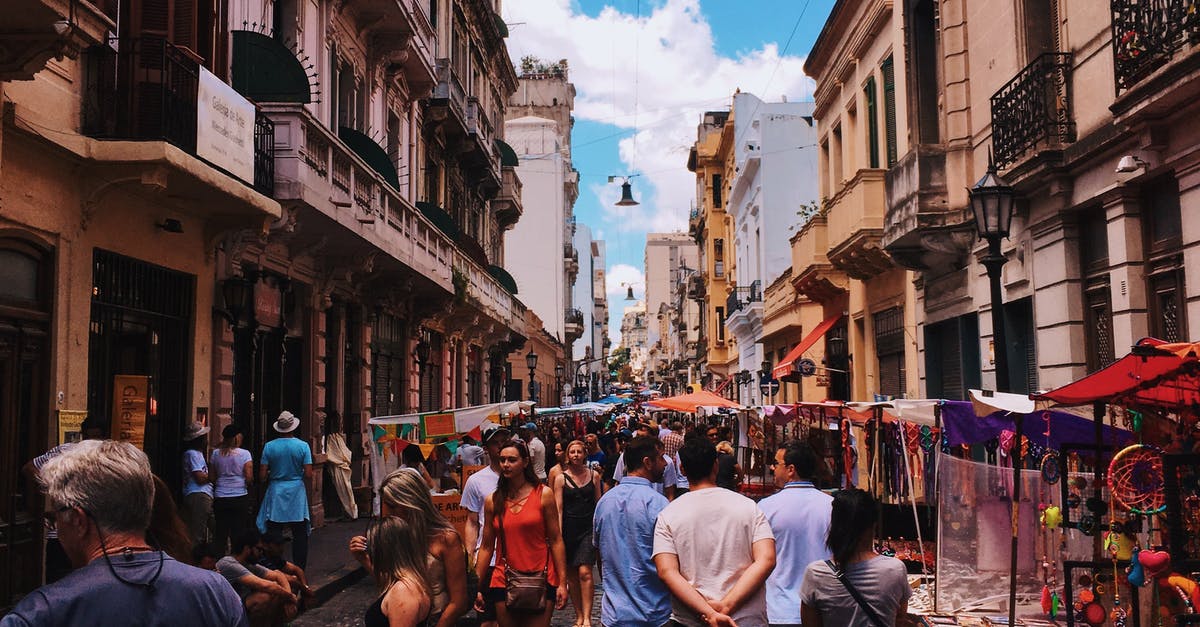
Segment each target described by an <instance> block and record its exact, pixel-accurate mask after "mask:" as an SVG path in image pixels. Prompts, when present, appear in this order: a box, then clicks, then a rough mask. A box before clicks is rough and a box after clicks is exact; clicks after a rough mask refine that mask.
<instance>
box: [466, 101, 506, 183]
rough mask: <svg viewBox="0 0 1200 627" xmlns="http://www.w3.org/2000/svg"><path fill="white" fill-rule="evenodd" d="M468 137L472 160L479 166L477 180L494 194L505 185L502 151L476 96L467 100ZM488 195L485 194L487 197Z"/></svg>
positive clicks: (490, 123)
mask: <svg viewBox="0 0 1200 627" xmlns="http://www.w3.org/2000/svg"><path fill="white" fill-rule="evenodd" d="M466 122H467V137H468V138H469V140H470V142H469V143H468V146H470V156H471V160H472V161H473V162H474V164H475V165H476V166H477V168H473V170H476V174H477V178H478V179H482V180H483V182H484V184H485V185H484V186H485V187H491V188H493V193H494V192H495V191H496V190H499V188H500V186H501V185H502V184H503V183H502V181H501V173H500V154H499V153H500V151H499V149H498V148H497V146H496V137H495V131H494V129H493V127H492V122H491V120H489V119H488V116H487V113H486V112H485V111H484V110H483V106H482V105H481V104H479V100H478V99H477V98H475V97H474V96H471V97H470V98H467V108H466ZM486 195H488V194H486V193H485V196H486Z"/></svg>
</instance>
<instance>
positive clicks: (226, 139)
mask: <svg viewBox="0 0 1200 627" xmlns="http://www.w3.org/2000/svg"><path fill="white" fill-rule="evenodd" d="M196 100H197V102H196V156H198V157H200V158H201V159H204V160H205V161H207V162H209V163H211V164H213V165H215V166H217V167H219V168H221V169H223V170H225V171H226V172H229V173H230V174H232V175H233V176H236V177H237V178H239V179H242V180H243V181H245V182H246V183H250V184H251V185H253V184H254V104H252V103H251V102H250V101H249V100H246V99H245V98H243V97H242V95H241V94H239V93H237V92H236V91H234V89H233V88H232V87H230V86H229V85H227V84H225V83H224V82H223V81H222V80H221V79H219V78H217V77H216V76H215V75H214V74H213V73H212V72H209V71H208V70H206V69H204V68H200V81H199V89H198V93H197V97H196Z"/></svg>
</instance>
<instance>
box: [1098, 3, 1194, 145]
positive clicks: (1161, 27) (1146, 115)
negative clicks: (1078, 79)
mask: <svg viewBox="0 0 1200 627" xmlns="http://www.w3.org/2000/svg"><path fill="white" fill-rule="evenodd" d="M1110 8H1111V12H1112V46H1111V48H1112V54H1113V78H1114V85H1113V87H1114V89H1115V90H1116V93H1117V99H1116V101H1115V102H1113V104H1112V106H1111V107H1110V109H1111V110H1112V112H1113V114H1114V116H1115V117H1116V122H1117V124H1118V125H1126V126H1128V125H1132V124H1135V123H1137V122H1140V121H1143V120H1155V119H1158V118H1160V117H1163V116H1165V115H1168V114H1171V113H1173V112H1174V111H1175V110H1176V109H1178V108H1179V107H1181V106H1184V105H1187V104H1189V103H1190V101H1191V100H1193V99H1194V95H1195V93H1196V90H1197V89H1198V88H1200V72H1197V70H1200V46H1197V45H1196V44H1197V42H1198V41H1200V10H1198V7H1197V5H1196V3H1195V2H1194V0H1110Z"/></svg>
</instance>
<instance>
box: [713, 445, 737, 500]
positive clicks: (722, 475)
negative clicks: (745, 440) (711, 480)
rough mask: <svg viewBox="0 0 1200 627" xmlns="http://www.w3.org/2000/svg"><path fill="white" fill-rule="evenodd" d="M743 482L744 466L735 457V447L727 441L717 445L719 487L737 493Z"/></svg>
mask: <svg viewBox="0 0 1200 627" xmlns="http://www.w3.org/2000/svg"><path fill="white" fill-rule="evenodd" d="M741 482H742V466H741V464H738V463H737V458H736V457H734V456H733V445H732V444H730V443H729V442H726V441H721V442H718V443H717V486H719V487H722V488H725V489H726V490H733V491H734V492H737V490H738V485H739V484H740V483H741Z"/></svg>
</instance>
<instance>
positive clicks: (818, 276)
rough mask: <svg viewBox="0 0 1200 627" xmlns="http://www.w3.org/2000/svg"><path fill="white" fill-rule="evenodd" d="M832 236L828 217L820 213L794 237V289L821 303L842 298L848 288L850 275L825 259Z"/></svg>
mask: <svg viewBox="0 0 1200 627" xmlns="http://www.w3.org/2000/svg"><path fill="white" fill-rule="evenodd" d="M828 233H829V230H828V223H827V221H826V217H825V214H824V213H820V214H817V215H815V216H813V217H812V219H810V220H809V221H808V222H807V223H805V225H804V227H803V228H801V229H800V232H799V233H797V234H796V235H794V236H792V273H793V276H792V288H793V289H795V290H796V293H798V294H803V295H804V296H807V297H808V298H809V299H811V300H814V301H816V302H819V303H823V302H829V301H831V300H833V299H835V298H840V297H842V296H843V295H844V294H845V293H846V290H847V286H848V283H847V281H846V275H845V274H843V273H842V271H841V270H838V269H836V268H834V267H833V264H831V263H829V259H828V258H826V256H825V253H826V251H828V250H829V244H828V241H829V239H828Z"/></svg>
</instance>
